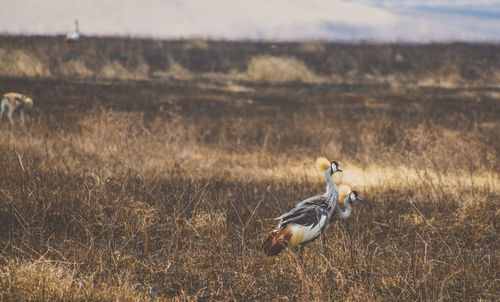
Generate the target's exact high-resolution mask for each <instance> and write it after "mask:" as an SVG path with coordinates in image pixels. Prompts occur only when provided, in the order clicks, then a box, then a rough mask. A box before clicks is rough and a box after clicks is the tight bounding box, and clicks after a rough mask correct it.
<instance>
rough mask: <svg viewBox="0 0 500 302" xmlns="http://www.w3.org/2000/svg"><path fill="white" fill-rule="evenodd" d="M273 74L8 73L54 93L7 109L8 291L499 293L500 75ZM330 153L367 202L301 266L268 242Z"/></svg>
mask: <svg viewBox="0 0 500 302" xmlns="http://www.w3.org/2000/svg"><path fill="white" fill-rule="evenodd" d="M192 43H194V42H192ZM199 43H201V42H199ZM196 46H197V47H201V46H200V45H198V44H196ZM306 46H307V45H306ZM306 46H304V45H302V46H301V47H302V48H301V49H305V50H307V49H312V51H321V52H323V51H325V50H324V49H322V48H321V47H318V46H317V45H312V46H315V47H312V46H308V47H309V48H307V47H306ZM262 58H266V57H262ZM287 60H292V61H293V59H291V58H288V59H287ZM288 63H290V61H288ZM300 68H307V67H304V66H303V65H300ZM250 69H251V68H250V66H249V71H250ZM42 70H43V68H42ZM177 70H181V71H183V72H185V73H186V74H188V75H189V74H190V73H193V71H192V70H191V71H190V70H189V68H186V67H182V66H181V67H179V68H178V69H177ZM254 72H255V73H254ZM251 74H259V75H258V76H256V77H257V78H258V79H256V81H254V80H252V79H251ZM262 74H265V72H264V73H259V69H258V68H257V70H256V71H252V73H250V72H249V73H248V74H247V75H245V76H241V75H234V78H232V79H230V80H228V79H227V77H226V78H224V77H219V76H213V77H211V78H209V79H207V78H206V77H200V78H194V79H193V78H184V79H172V78H169V79H168V80H166V79H149V78H146V79H140V80H127V79H123V78H122V79H121V80H119V81H109V80H102V79H97V80H96V79H94V80H82V79H81V78H80V79H79V80H74V79H69V78H51V77H41V78H40V77H38V78H30V77H25V78H18V77H17V78H16V77H3V78H0V87H1V88H2V89H3V90H5V89H7V90H14V91H22V92H29V93H30V94H31V95H33V96H34V99H35V102H36V103H35V104H36V108H35V109H34V110H33V111H32V112H30V113H29V114H28V117H27V127H26V128H25V129H18V128H13V127H11V126H10V124H8V123H6V122H5V121H4V123H2V124H0V133H1V135H0V297H1V298H0V299H1V300H8V301H11V300H14V301H16V300H18V301H26V300H32V301H42V300H43V301H57V300H66V301H67V300H72V301H73V300H76V301H136V300H155V301H172V300H173V301H197V300H200V301H212V300H217V301H220V300H222V301H253V300H261V301H269V300H275V301H290V300H291V301H333V300H335V301H497V300H498V295H499V292H500V267H499V264H500V263H499V262H500V240H499V238H498V233H499V232H500V156H499V155H500V91H499V90H498V89H497V88H491V87H490V88H469V89H462V88H460V87H454V88H436V87H434V88H429V87H427V88H425V87H424V88H422V87H420V88H418V87H416V85H410V86H404V85H403V86H402V85H385V84H384V85H382V84H381V85H379V86H377V85H375V86H374V85H362V84H360V85H355V84H345V83H344V84H342V83H340V84H339V83H337V84H335V83H333V82H331V81H330V82H329V81H323V80H317V79H315V78H314V77H312V78H313V79H312V80H311V78H309V75H308V79H307V80H304V81H301V79H295V80H298V81H299V82H293V83H292V82H288V81H287V80H286V79H285V80H284V82H283V83H274V84H269V83H267V82H266V79H262V78H261V75H262ZM318 74H319V73H317V72H316V76H318ZM37 76H40V75H37ZM190 76H191V77H193V75H192V74H190ZM249 77H250V79H249ZM322 77H324V75H322ZM277 82H282V81H281V80H280V81H277ZM396 86H397V87H396ZM7 87H8V88H7ZM15 119H16V121H18V116H17V115H15ZM318 156H327V157H328V158H329V159H332V160H333V159H335V160H337V161H338V162H339V164H340V167H341V168H342V169H343V170H344V173H341V174H340V173H339V174H336V175H335V178H334V179H335V180H336V181H337V183H345V184H349V185H350V186H351V187H352V188H355V189H356V190H358V191H359V192H360V195H361V197H362V198H363V200H364V201H363V202H362V203H358V204H355V208H354V212H353V215H352V216H351V217H350V219H349V220H347V221H333V222H332V223H331V224H330V226H329V228H328V229H327V231H326V233H325V237H326V245H324V246H323V245H322V244H321V241H320V240H318V241H317V242H313V243H311V244H310V245H308V246H307V247H306V249H305V254H304V258H303V259H302V261H301V260H300V259H299V258H298V257H297V253H296V252H295V251H287V252H285V253H283V254H281V255H280V256H278V257H267V256H265V255H264V254H263V253H262V252H261V251H260V250H259V248H260V245H261V243H262V241H263V239H264V238H265V236H266V234H267V232H269V231H270V230H271V229H272V228H273V227H274V225H273V224H274V220H273V218H274V217H277V216H279V214H280V213H282V211H284V210H287V209H288V208H289V207H291V206H293V205H294V204H295V203H296V202H297V201H300V200H302V199H304V198H306V197H309V196H312V195H315V194H318V193H322V192H323V191H324V186H325V184H324V179H323V177H322V173H321V172H319V171H317V170H316V169H315V167H314V161H315V159H316V157H318Z"/></svg>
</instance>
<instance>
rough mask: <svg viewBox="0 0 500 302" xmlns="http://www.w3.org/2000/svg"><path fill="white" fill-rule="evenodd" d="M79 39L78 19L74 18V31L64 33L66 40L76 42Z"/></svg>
mask: <svg viewBox="0 0 500 302" xmlns="http://www.w3.org/2000/svg"><path fill="white" fill-rule="evenodd" d="M78 39H80V32H79V31H78V19H75V31H71V32H69V33H67V34H66V42H76V41H78Z"/></svg>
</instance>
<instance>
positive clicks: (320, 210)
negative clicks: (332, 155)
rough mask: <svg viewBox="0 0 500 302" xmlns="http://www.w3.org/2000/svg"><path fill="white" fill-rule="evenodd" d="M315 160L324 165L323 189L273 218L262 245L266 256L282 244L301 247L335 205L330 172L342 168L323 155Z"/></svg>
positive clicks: (323, 224)
mask: <svg viewBox="0 0 500 302" xmlns="http://www.w3.org/2000/svg"><path fill="white" fill-rule="evenodd" d="M316 162H317V164H318V167H320V168H321V169H325V168H326V170H325V179H326V184H327V186H326V192H325V193H324V194H322V195H318V196H314V197H310V198H307V199H305V200H303V201H301V202H299V203H298V204H297V205H296V206H295V207H294V208H292V209H291V210H290V211H288V212H286V213H284V214H283V215H281V216H279V217H278V218H276V220H278V224H277V226H276V228H275V229H274V230H273V231H271V232H270V233H269V235H268V236H267V238H266V240H265V241H264V243H263V244H262V250H263V251H264V253H265V254H266V255H268V256H276V255H278V254H279V253H280V252H281V251H282V250H283V249H284V248H286V247H288V248H295V247H297V246H300V248H302V247H303V246H304V245H305V244H307V243H309V242H312V241H314V240H315V239H317V238H318V237H319V236H320V235H321V233H322V232H324V230H325V228H326V226H327V224H328V221H329V220H330V217H331V216H332V214H333V211H334V209H335V208H336V204H337V199H338V193H339V191H338V188H337V185H335V182H334V181H333V178H332V175H333V173H336V172H342V170H341V169H340V168H339V165H338V163H337V162H336V161H332V162H329V161H328V160H327V159H326V158H319V159H318V160H317V161H316ZM301 251H302V250H301Z"/></svg>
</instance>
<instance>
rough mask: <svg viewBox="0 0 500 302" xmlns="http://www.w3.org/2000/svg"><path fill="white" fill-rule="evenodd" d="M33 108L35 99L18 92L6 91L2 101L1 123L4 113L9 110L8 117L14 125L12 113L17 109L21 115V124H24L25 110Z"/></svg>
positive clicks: (0, 107)
mask: <svg viewBox="0 0 500 302" xmlns="http://www.w3.org/2000/svg"><path fill="white" fill-rule="evenodd" d="M31 108H33V99H32V98H30V97H29V96H26V95H24V94H21V93H17V92H8V93H4V94H3V95H2V100H1V102H0V123H1V122H2V116H3V113H4V112H5V110H8V112H7V117H8V118H9V120H10V123H11V124H12V125H14V120H13V119H12V114H14V111H16V110H17V111H19V114H20V115H21V125H23V126H24V110H25V109H26V110H30V109H31Z"/></svg>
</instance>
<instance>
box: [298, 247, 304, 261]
mask: <svg viewBox="0 0 500 302" xmlns="http://www.w3.org/2000/svg"><path fill="white" fill-rule="evenodd" d="M299 258H300V262H301V263H304V245H303V244H301V245H299Z"/></svg>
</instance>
